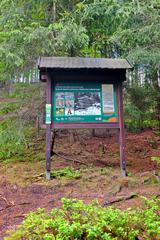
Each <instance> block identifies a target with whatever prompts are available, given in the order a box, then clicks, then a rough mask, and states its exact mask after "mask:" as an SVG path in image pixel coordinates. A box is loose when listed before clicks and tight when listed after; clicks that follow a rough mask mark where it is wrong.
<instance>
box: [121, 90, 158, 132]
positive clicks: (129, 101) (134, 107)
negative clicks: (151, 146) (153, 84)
mask: <svg viewBox="0 0 160 240" xmlns="http://www.w3.org/2000/svg"><path fill="white" fill-rule="evenodd" d="M156 98H157V93H156V91H155V90H154V89H153V88H149V87H147V86H138V85H135V86H132V87H130V88H128V87H127V88H126V96H125V122H126V125H127V127H128V129H129V130H131V131H138V130H142V129H144V128H157V127H158V125H159V121H158V119H156V115H155V102H156Z"/></svg>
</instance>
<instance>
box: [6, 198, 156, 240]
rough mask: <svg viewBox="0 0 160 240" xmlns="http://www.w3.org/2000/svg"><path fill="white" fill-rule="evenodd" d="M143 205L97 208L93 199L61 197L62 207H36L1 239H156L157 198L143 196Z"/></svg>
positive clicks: (97, 205) (98, 206)
mask: <svg viewBox="0 0 160 240" xmlns="http://www.w3.org/2000/svg"><path fill="white" fill-rule="evenodd" d="M143 201H144V206H143V208H141V209H139V208H137V209H134V210H133V209H127V210H125V211H122V210H119V209H113V208H112V207H110V206H109V207H104V208H103V207H101V206H100V205H99V204H98V203H97V202H96V201H94V202H92V204H89V205H86V204H84V202H83V201H82V200H74V199H62V206H61V207H60V208H55V209H53V210H52V211H51V212H50V213H47V212H46V211H45V209H38V210H37V211H36V212H31V213H29V214H28V215H27V217H26V219H25V220H24V221H23V223H22V225H20V226H19V228H18V230H16V231H12V232H10V233H9V236H8V237H6V238H4V239H5V240H22V239H25V240H32V239H34V240H40V239H44V240H55V239H56V240H69V239H71V240H72V239H77V240H78V239H79V240H80V239H86V240H87V239H88V240H92V239H97V240H101V239H105V240H111V239H113V240H136V239H144V240H149V239H150V240H158V239H159V236H160V218H159V215H158V209H159V207H160V201H159V200H157V199H155V200H147V199H144V200H143Z"/></svg>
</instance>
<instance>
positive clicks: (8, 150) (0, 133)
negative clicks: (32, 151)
mask: <svg viewBox="0 0 160 240" xmlns="http://www.w3.org/2000/svg"><path fill="white" fill-rule="evenodd" d="M24 142H25V137H24V134H23V131H22V125H21V123H20V122H19V121H17V119H15V117H14V118H10V119H7V120H5V121H3V122H2V123H1V124H0V147H1V151H0V161H2V160H3V161H4V160H6V159H9V158H11V157H12V156H15V155H19V156H20V155H22V154H23V151H24Z"/></svg>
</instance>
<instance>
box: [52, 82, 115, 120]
mask: <svg viewBox="0 0 160 240" xmlns="http://www.w3.org/2000/svg"><path fill="white" fill-rule="evenodd" d="M53 108H54V109H53V120H54V122H117V111H116V90H115V87H114V85H113V84H101V83H85V82H84V83H73V82H71V83H68V84H67V83H64V82H62V83H57V84H55V86H54V90H53Z"/></svg>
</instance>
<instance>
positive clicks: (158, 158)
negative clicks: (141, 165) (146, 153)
mask: <svg viewBox="0 0 160 240" xmlns="http://www.w3.org/2000/svg"><path fill="white" fill-rule="evenodd" d="M151 160H152V161H156V162H157V163H160V157H151Z"/></svg>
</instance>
